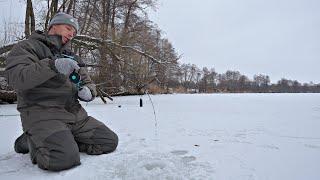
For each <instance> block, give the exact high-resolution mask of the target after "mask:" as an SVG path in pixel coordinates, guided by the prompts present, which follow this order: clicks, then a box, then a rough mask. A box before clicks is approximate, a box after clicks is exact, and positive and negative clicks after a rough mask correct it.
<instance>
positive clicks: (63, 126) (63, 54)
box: [6, 13, 118, 171]
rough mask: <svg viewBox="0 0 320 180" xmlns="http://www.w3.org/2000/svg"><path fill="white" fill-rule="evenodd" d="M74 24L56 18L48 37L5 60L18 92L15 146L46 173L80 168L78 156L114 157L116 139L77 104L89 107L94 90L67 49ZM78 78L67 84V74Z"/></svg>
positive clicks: (39, 36) (35, 37) (37, 36)
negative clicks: (19, 128) (18, 132)
mask: <svg viewBox="0 0 320 180" xmlns="http://www.w3.org/2000/svg"><path fill="white" fill-rule="evenodd" d="M77 32H78V22H77V20H76V19H75V18H73V17H72V16H70V15H68V14H65V13H57V14H56V15H55V16H54V17H53V18H52V19H51V21H50V23H49V30H48V32H44V33H42V32H40V31H37V32H34V33H33V34H32V35H31V36H30V37H29V38H28V39H27V40H24V41H21V42H19V43H18V44H17V45H15V46H14V47H13V49H12V50H11V52H10V53H9V55H8V58H7V60H6V75H7V80H8V82H9V84H10V85H11V86H13V87H14V88H15V89H16V91H17V96H18V105H17V109H18V111H19V112H20V116H21V122H22V127H23V131H24V133H23V134H22V135H21V136H20V137H19V138H18V139H17V140H16V141H15V145H14V148H15V151H16V152H17V153H28V152H30V157H31V161H32V163H34V164H38V166H39V168H41V169H45V170H51V171H60V170H64V169H69V168H71V167H74V166H77V165H79V164H80V155H79V152H85V153H87V154H93V155H99V154H106V153H110V152H112V151H114V150H115V149H116V147H117V145H118V136H117V135H116V134H115V133H114V132H113V131H112V130H110V129H109V128H108V127H107V126H106V125H104V124H103V123H102V122H100V121H98V120H96V119H95V118H93V117H90V116H88V115H87V112H86V111H85V110H84V109H83V107H82V106H81V105H80V103H79V101H78V99H79V100H81V101H85V102H89V101H92V100H93V99H94V98H95V96H96V88H95V85H94V84H93V82H92V80H91V79H90V77H89V75H88V73H87V71H86V69H85V68H82V67H79V65H78V64H79V63H82V62H80V61H81V60H80V59H77V58H72V57H74V56H75V55H74V54H73V53H72V52H71V51H70V50H69V49H68V47H69V46H68V43H69V42H70V40H71V39H72V38H73V37H74V36H75V35H76V33H77ZM74 72H76V73H77V74H79V75H80V77H81V81H80V82H81V84H75V83H72V82H71V80H70V79H69V76H70V74H71V73H74Z"/></svg>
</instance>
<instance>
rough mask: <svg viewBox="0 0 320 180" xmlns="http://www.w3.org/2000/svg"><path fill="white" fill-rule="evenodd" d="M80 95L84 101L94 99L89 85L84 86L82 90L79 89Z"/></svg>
mask: <svg viewBox="0 0 320 180" xmlns="http://www.w3.org/2000/svg"><path fill="white" fill-rule="evenodd" d="M78 97H79V98H80V99H81V100H84V101H90V100H91V99H92V94H91V91H90V89H89V88H88V87H87V86H83V87H82V89H81V90H80V91H78Z"/></svg>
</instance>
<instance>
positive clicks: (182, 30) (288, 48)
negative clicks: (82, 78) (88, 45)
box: [0, 0, 320, 83]
mask: <svg viewBox="0 0 320 180" xmlns="http://www.w3.org/2000/svg"><path fill="white" fill-rule="evenodd" d="M20 1H21V0H20ZM17 2H19V0H0V6H1V11H0V12H1V13H0V15H1V17H2V19H0V20H1V21H3V19H11V20H20V21H22V22H23V19H24V13H25V12H24V11H25V10H24V6H25V5H24V4H23V3H22V4H21V3H17ZM21 2H23V1H21ZM158 4H159V5H158V10H157V11H155V12H154V11H151V12H150V18H151V20H153V21H154V22H155V23H157V24H158V26H159V27H160V29H162V30H163V32H164V36H165V37H167V38H168V39H169V40H170V41H171V42H172V44H173V45H174V47H175V48H176V50H177V52H178V53H179V54H182V55H183V56H182V59H181V62H183V63H191V64H196V65H198V66H199V67H200V68H202V67H204V66H207V67H208V68H215V69H216V71H217V72H219V73H223V72H225V71H226V70H238V71H240V72H241V73H242V74H244V75H247V76H248V77H249V78H252V77H253V75H254V74H257V73H262V74H266V75H269V76H270V78H271V80H272V82H276V81H277V80H279V79H280V78H282V77H286V78H288V79H293V80H298V81H300V82H310V81H313V82H315V83H320V70H319V68H320V1H319V0H158ZM1 21H0V25H1V23H2V22H1ZM1 30H2V29H1Z"/></svg>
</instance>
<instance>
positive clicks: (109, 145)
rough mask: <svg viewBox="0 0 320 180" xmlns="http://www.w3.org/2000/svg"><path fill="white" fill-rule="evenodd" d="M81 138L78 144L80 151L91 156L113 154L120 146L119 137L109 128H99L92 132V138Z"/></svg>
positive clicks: (103, 126)
mask: <svg viewBox="0 0 320 180" xmlns="http://www.w3.org/2000/svg"><path fill="white" fill-rule="evenodd" d="M88 139H90V140H86V138H83V137H82V138H81V140H80V139H79V140H80V141H79V142H78V146H79V150H80V151H81V152H86V153H87V154H90V155H99V154H106V153H110V152H113V151H114V150H115V149H116V148H117V146H118V136H117V134H116V133H114V132H113V131H112V130H110V129H109V128H108V127H107V126H105V125H102V126H98V127H96V128H95V129H93V131H92V136H91V137H88Z"/></svg>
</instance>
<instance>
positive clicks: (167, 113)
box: [0, 94, 320, 180]
mask: <svg viewBox="0 0 320 180" xmlns="http://www.w3.org/2000/svg"><path fill="white" fill-rule="evenodd" d="M140 97H141V98H142V99H143V102H144V106H143V107H139V99H140ZM151 99H152V102H153V105H154V108H155V115H156V116H155V115H154V110H153V108H152V107H153V106H152V103H151V101H150V99H149V97H148V96H147V95H144V96H128V97H115V98H114V101H113V102H109V103H108V104H107V105H105V104H103V103H102V102H101V100H100V99H99V98H97V99H96V100H95V101H93V102H91V103H88V104H86V103H83V106H84V107H85V109H86V110H87V111H88V113H89V115H91V116H93V117H95V118H97V119H99V120H101V121H103V122H104V123H105V124H107V126H109V127H110V128H111V129H113V130H114V131H115V132H116V133H117V134H118V136H119V146H118V149H117V150H116V151H115V152H113V153H111V154H106V155H100V156H89V155H86V154H83V153H82V154H81V163H82V164H81V165H80V166H78V167H76V168H73V169H70V170H66V171H62V172H58V173H57V172H47V171H43V170H41V169H39V168H38V167H37V166H36V165H33V164H32V163H31V161H30V158H29V155H28V154H27V155H22V154H16V153H15V152H14V150H13V143H14V140H15V139H16V138H17V137H18V136H19V135H20V134H21V133H22V129H21V122H20V117H19V116H18V112H17V111H16V109H15V108H16V105H0V129H1V131H0V133H1V136H0V142H1V145H0V179H1V180H2V179H10V180H15V179H17V180H21V179H23V180H26V179H30V180H31V179H32V180H38V179H47V180H53V179H57V180H58V179H59V180H60V179H65V180H69V179H77V180H79V179H101V180H102V179H103V180H105V179H153V180H155V179H159V180H162V179H183V180H184V179H219V180H224V179H226V180H230V179H231V180H247V179H248V180H253V179H257V180H274V179H283V180H284V179H287V180H298V179H299V180H301V179H308V180H318V179H320V171H319V162H320V94H199V95H198V94H195V95H185V94H176V95H155V96H151Z"/></svg>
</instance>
